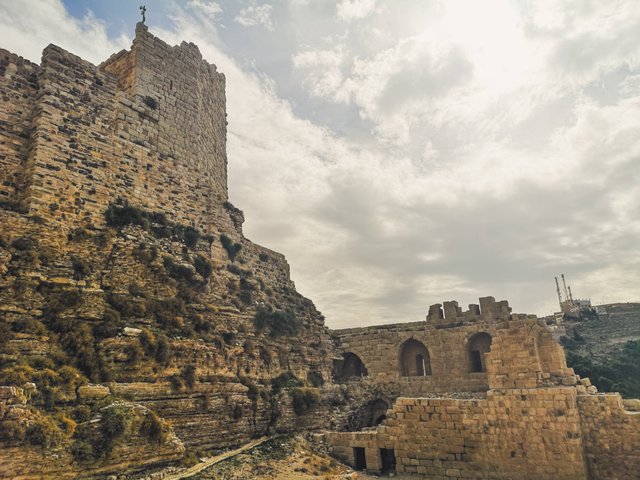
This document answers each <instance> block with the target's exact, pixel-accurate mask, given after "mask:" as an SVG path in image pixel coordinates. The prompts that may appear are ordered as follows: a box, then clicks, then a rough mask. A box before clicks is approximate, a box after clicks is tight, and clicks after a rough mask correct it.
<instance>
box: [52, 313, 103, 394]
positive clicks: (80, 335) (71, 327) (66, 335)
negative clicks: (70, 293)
mask: <svg viewBox="0 0 640 480" xmlns="http://www.w3.org/2000/svg"><path fill="white" fill-rule="evenodd" d="M50 328H51V329H52V330H53V331H54V332H56V333H58V337H59V341H60V345H61V346H62V348H63V349H64V350H65V351H66V352H67V354H68V355H69V357H70V358H73V359H74V364H75V366H76V367H78V368H79V369H80V370H81V371H82V372H83V373H85V374H86V375H87V376H88V377H89V378H91V379H92V380H93V381H96V382H99V381H101V380H105V379H106V375H107V372H106V366H105V364H104V362H103V360H102V357H101V356H100V355H99V354H98V352H97V350H96V348H95V338H94V336H93V333H92V331H91V328H90V327H89V325H87V324H86V323H84V322H82V321H80V320H76V319H70V318H64V319H63V318H54V319H52V321H51V322H50Z"/></svg>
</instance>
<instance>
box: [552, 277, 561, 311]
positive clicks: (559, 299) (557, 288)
mask: <svg viewBox="0 0 640 480" xmlns="http://www.w3.org/2000/svg"><path fill="white" fill-rule="evenodd" d="M553 278H555V279H556V292H558V303H559V304H560V308H562V295H560V285H559V284H558V277H553Z"/></svg>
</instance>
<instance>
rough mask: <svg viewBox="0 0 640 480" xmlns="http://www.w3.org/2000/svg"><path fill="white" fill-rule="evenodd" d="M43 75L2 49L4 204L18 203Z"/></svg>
mask: <svg viewBox="0 0 640 480" xmlns="http://www.w3.org/2000/svg"><path fill="white" fill-rule="evenodd" d="M39 71H40V67H38V66H37V65H35V64H33V63H31V62H29V61H27V60H25V59H23V58H22V57H19V56H17V55H15V54H13V53H10V52H8V51H6V50H2V49H0V99H1V100H2V108H0V201H4V202H9V203H14V202H15V201H17V200H18V198H17V196H18V192H19V191H20V188H21V183H22V170H23V168H24V164H25V162H26V159H27V152H28V150H29V137H30V132H31V123H32V120H33V118H32V117H33V110H34V106H35V96H36V93H37V90H38V83H37V77H38V72H39Z"/></svg>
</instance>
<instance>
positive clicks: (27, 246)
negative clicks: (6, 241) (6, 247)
mask: <svg viewBox="0 0 640 480" xmlns="http://www.w3.org/2000/svg"><path fill="white" fill-rule="evenodd" d="M11 246H12V247H13V248H15V249H16V250H20V251H26V250H34V249H35V248H36V247H37V243H36V242H35V240H33V239H32V238H30V237H17V238H16V239H14V240H13V242H11Z"/></svg>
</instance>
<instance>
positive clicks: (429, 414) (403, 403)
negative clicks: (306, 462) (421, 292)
mask: <svg viewBox="0 0 640 480" xmlns="http://www.w3.org/2000/svg"><path fill="white" fill-rule="evenodd" d="M404 327H405V328H404V330H403V325H402V324H397V325H391V326H380V327H369V328H360V329H351V330H342V331H339V332H337V334H338V336H339V337H340V338H341V340H342V345H343V348H344V349H345V351H346V352H348V353H347V355H345V359H348V357H349V356H350V355H358V356H359V358H360V359H361V361H362V365H359V370H358V369H356V370H358V371H356V372H355V373H356V375H354V376H355V377H357V376H358V375H357V374H361V375H363V376H362V377H361V379H360V380H359V382H360V383H361V384H367V383H374V384H377V386H378V391H382V392H384V391H388V392H391V391H396V392H400V395H402V396H401V397H400V398H397V399H396V401H395V403H394V404H393V407H392V408H390V409H389V410H388V411H387V412H386V415H385V417H386V418H385V419H384V421H383V422H382V424H381V425H379V426H377V427H376V428H375V429H374V430H365V431H361V432H349V433H346V432H328V433H326V434H325V440H326V441H327V443H328V444H329V446H330V448H331V450H332V451H333V454H334V455H335V456H337V457H338V458H340V459H342V460H344V461H346V462H347V463H350V464H352V465H354V466H356V467H359V468H366V469H367V470H372V471H380V470H385V469H389V468H395V470H396V471H398V472H399V473H404V474H414V475H418V476H420V477H422V478H433V479H436V478H437V479H462V478H478V479H480V478H482V479H485V478H486V479H489V478H490V479H531V478H540V479H549V480H551V479H587V478H589V479H603V480H604V479H628V480H631V479H635V478H638V476H637V475H638V472H639V471H640V413H637V412H626V411H625V410H624V406H623V402H622V400H621V398H620V396H619V395H618V394H606V395H603V394H597V393H596V389H595V387H593V386H591V385H590V382H589V380H588V379H582V380H581V379H580V378H579V377H578V376H576V375H574V373H573V371H572V370H571V369H569V368H567V366H566V363H565V358H564V352H563V350H562V348H561V347H560V345H558V344H557V343H555V341H554V340H553V338H552V335H551V333H550V332H549V331H548V330H547V328H546V326H545V325H544V322H542V321H539V320H537V319H536V318H535V316H531V315H516V314H511V313H510V309H509V308H508V305H507V304H506V302H498V303H496V302H495V301H494V300H493V298H491V297H487V298H484V299H481V301H480V307H478V306H476V305H470V308H469V311H467V312H462V311H461V310H460V309H459V308H458V306H457V303H455V302H446V303H445V308H444V312H442V309H441V305H434V306H433V307H431V309H430V311H429V315H428V317H427V322H426V323H411V324H405V325H404ZM479 335H486V336H487V342H488V343H483V342H474V340H473V339H474V338H478V336H479ZM414 342H420V344H421V345H423V347H424V348H419V346H416V345H415V344H414ZM409 343H410V344H411V348H410V349H405V348H404V346H405V345H407V344H409ZM476 348H480V349H484V351H483V352H480V359H478V358H477V355H475V354H474V353H473V352H474V351H478V350H474V349H476ZM407 355H408V356H409V358H403V357H406V356H407ZM423 358H428V359H429V360H430V367H427V368H423V369H420V368H418V369H417V370H407V369H406V367H405V364H406V362H407V361H409V364H411V361H413V360H416V359H417V360H420V362H416V366H419V365H420V364H422V359H423ZM353 365H354V364H353V363H351V364H350V365H346V367H347V368H348V369H352V370H353ZM342 367H343V368H344V367H345V366H344V365H343V366H342ZM474 370H482V371H478V372H474ZM349 373H354V372H353V371H351V372H349ZM354 376H352V377H351V379H352V381H353V379H354ZM474 376H481V378H479V377H478V378H474ZM456 378H459V379H460V380H461V381H460V382H456ZM474 380H477V381H474ZM478 390H485V391H486V395H479V394H478V393H476V394H474V395H471V394H469V393H468V392H473V391H476V392H477V391H478ZM444 392H448V393H447V394H444ZM465 392H467V393H465ZM440 395H441V396H440ZM439 396H440V398H437V397H439ZM410 397H413V398H410ZM416 397H429V398H416ZM456 397H457V398H456ZM465 397H475V398H465ZM389 452H392V453H391V458H393V460H394V462H395V463H394V464H393V465H389V458H390V454H389Z"/></svg>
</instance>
